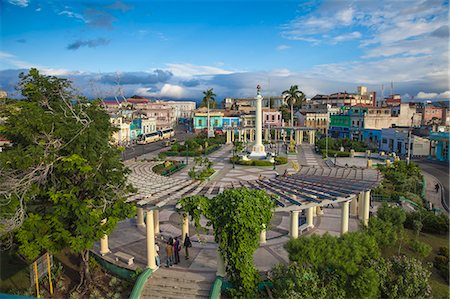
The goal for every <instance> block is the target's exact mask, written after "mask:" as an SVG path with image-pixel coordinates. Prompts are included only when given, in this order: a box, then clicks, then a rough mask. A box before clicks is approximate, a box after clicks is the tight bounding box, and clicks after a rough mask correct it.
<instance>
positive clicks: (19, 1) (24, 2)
mask: <svg viewBox="0 0 450 299" xmlns="http://www.w3.org/2000/svg"><path fill="white" fill-rule="evenodd" d="M8 2H9V3H11V4H13V5H17V6H20V7H27V6H28V4H29V3H30V1H29V0H8Z"/></svg>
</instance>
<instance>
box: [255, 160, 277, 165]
mask: <svg viewBox="0 0 450 299" xmlns="http://www.w3.org/2000/svg"><path fill="white" fill-rule="evenodd" d="M252 162H253V163H252V165H254V166H272V165H273V163H272V162H270V161H267V160H253V161H252Z"/></svg>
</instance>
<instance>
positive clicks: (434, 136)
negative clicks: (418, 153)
mask: <svg viewBox="0 0 450 299" xmlns="http://www.w3.org/2000/svg"><path fill="white" fill-rule="evenodd" d="M449 140H450V132H432V133H431V134H430V152H429V158H431V159H436V160H438V161H447V162H448V161H450V159H449V154H448V147H449V145H448V144H449ZM433 148H434V150H433Z"/></svg>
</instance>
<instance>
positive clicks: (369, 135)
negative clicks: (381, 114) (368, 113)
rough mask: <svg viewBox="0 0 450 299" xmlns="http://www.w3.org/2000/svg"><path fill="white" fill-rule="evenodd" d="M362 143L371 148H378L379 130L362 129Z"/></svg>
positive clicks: (379, 141) (379, 144)
mask: <svg viewBox="0 0 450 299" xmlns="http://www.w3.org/2000/svg"><path fill="white" fill-rule="evenodd" d="M362 141H364V142H366V143H367V144H369V145H371V146H372V147H373V148H377V149H378V148H380V146H381V130H377V129H364V130H363V135H362Z"/></svg>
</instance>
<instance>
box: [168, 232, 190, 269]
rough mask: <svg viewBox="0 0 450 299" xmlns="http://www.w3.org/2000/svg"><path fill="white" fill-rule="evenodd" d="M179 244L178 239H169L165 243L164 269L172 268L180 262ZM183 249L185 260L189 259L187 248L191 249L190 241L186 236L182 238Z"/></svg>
mask: <svg viewBox="0 0 450 299" xmlns="http://www.w3.org/2000/svg"><path fill="white" fill-rule="evenodd" d="M181 246H182V245H181V242H180V240H179V239H178V237H175V238H172V237H170V238H169V240H168V241H167V243H166V255H167V258H166V267H167V268H168V267H172V266H173V265H174V264H178V263H179V262H180V251H181ZM183 247H184V250H185V259H186V260H188V259H189V248H190V247H192V243H191V239H190V238H189V236H188V234H186V235H185V237H184V242H183Z"/></svg>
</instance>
